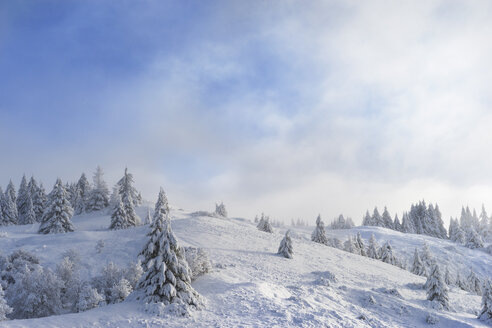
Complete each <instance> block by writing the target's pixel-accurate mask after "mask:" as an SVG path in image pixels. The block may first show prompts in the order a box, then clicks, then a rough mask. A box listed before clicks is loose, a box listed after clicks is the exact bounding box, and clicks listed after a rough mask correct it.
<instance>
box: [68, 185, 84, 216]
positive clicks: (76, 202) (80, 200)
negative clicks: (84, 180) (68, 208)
mask: <svg viewBox="0 0 492 328" xmlns="http://www.w3.org/2000/svg"><path fill="white" fill-rule="evenodd" d="M72 197H73V198H72V202H71V203H70V204H73V209H74V213H75V215H79V214H82V213H84V212H85V210H86V200H85V199H84V196H82V191H80V189H78V188H76V189H75V191H74V194H73V195H72Z"/></svg>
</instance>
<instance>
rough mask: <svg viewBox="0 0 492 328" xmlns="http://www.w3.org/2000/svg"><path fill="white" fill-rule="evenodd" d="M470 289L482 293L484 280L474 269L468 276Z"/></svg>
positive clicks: (478, 293)
mask: <svg viewBox="0 0 492 328" xmlns="http://www.w3.org/2000/svg"><path fill="white" fill-rule="evenodd" d="M466 281H467V284H466V285H467V287H468V291H469V292H472V293H475V294H477V295H482V281H481V280H480V279H479V278H478V277H477V275H476V274H475V272H474V271H473V269H471V270H470V274H469V275H468V277H467V278H466Z"/></svg>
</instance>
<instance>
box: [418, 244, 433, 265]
mask: <svg viewBox="0 0 492 328" xmlns="http://www.w3.org/2000/svg"><path fill="white" fill-rule="evenodd" d="M420 254H421V255H420V258H421V259H422V262H423V263H424V264H425V266H426V269H430V268H432V267H433V266H434V265H435V264H436V260H435V259H434V256H433V255H432V252H431V251H430V248H429V244H427V243H426V242H424V245H423V246H422V251H421V252H420ZM428 271H429V270H428Z"/></svg>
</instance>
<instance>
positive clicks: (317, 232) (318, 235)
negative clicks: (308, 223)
mask: <svg viewBox="0 0 492 328" xmlns="http://www.w3.org/2000/svg"><path fill="white" fill-rule="evenodd" d="M311 240H312V241H314V242H316V243H320V244H323V245H326V244H327V243H328V239H327V238H326V231H325V223H324V222H323V220H321V215H318V218H317V219H316V228H315V229H314V231H313V234H312V235H311Z"/></svg>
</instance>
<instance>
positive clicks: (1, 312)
mask: <svg viewBox="0 0 492 328" xmlns="http://www.w3.org/2000/svg"><path fill="white" fill-rule="evenodd" d="M10 313H12V308H11V307H10V306H8V304H7V301H6V300H5V292H4V291H3V288H2V284H0V321H5V320H7V315H8V314H10Z"/></svg>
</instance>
